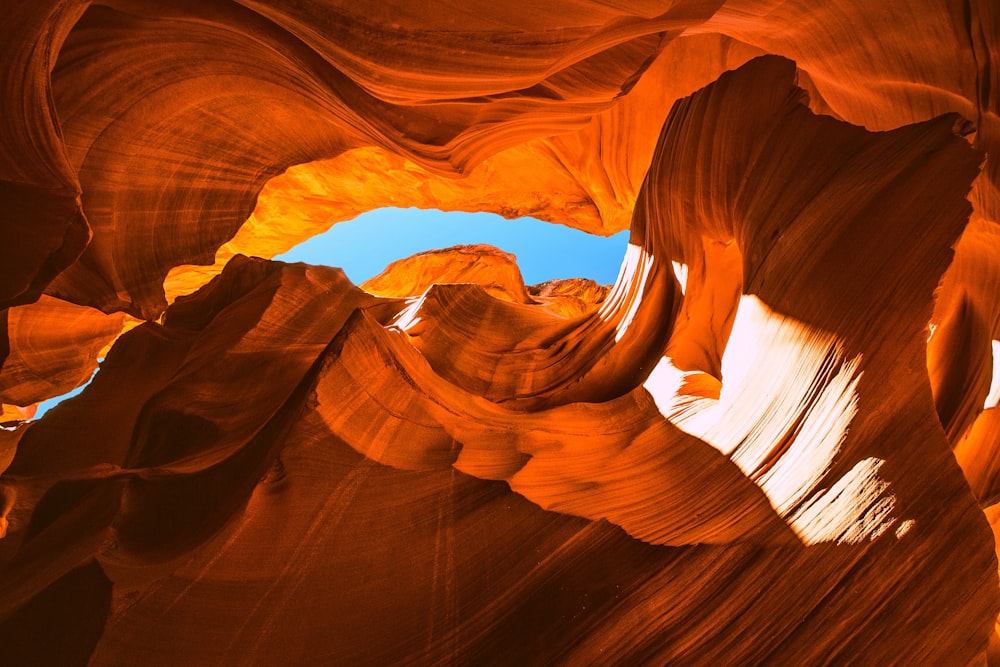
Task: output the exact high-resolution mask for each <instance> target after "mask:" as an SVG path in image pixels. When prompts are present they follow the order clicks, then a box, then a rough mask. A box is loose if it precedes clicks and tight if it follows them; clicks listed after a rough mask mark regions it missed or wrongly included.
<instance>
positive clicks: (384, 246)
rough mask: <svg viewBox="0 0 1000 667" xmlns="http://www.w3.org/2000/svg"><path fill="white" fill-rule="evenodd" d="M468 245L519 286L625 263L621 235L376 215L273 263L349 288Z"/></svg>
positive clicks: (598, 275)
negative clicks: (501, 262)
mask: <svg viewBox="0 0 1000 667" xmlns="http://www.w3.org/2000/svg"><path fill="white" fill-rule="evenodd" d="M471 243H488V244H490V245H493V246H496V247H498V248H500V249H501V250H505V251H507V252H509V253H513V254H514V255H516V256H517V264H518V266H519V267H521V274H522V275H523V276H524V282H525V284H527V285H533V284H536V283H541V282H545V281H546V280H551V279H552V278H591V279H593V280H596V281H597V282H599V283H601V284H610V283H613V282H614V281H615V278H616V277H617V276H618V269H619V267H620V266H621V263H622V258H623V257H624V256H625V247H626V246H627V245H628V232H621V233H619V234H615V235H614V236H611V237H608V238H605V237H601V236H593V235H591V234H585V233H584V232H581V231H578V230H576V229H571V228H570V227H565V226H563V225H554V224H551V223H548V222H542V221H541V220H536V219H534V218H518V219H516V220H507V219H505V218H503V217H501V216H499V215H494V214H492V213H442V212H441V211H437V210H421V209H416V208H409V209H402V208H382V209H378V210H375V211H370V212H368V213H364V214H362V215H359V216H358V217H357V218H355V219H354V220H348V221H346V222H340V223H337V224H336V225H334V226H333V227H332V228H330V231H328V232H326V233H325V234H320V235H319V236H315V237H313V238H311V239H309V240H308V241H306V242H304V243H300V244H299V245H297V246H296V247H294V248H292V249H291V250H290V251H289V252H287V253H285V254H283V255H278V256H277V257H275V259H279V260H282V261H285V262H307V263H309V264H326V265H328V266H339V267H341V268H343V269H344V272H345V273H347V277H348V278H350V279H351V280H352V281H353V282H354V283H362V282H364V281H366V280H368V279H369V278H371V277H372V276H375V275H378V274H379V273H381V272H382V269H384V268H385V267H386V266H387V265H388V264H389V263H390V262H393V261H395V260H397V259H402V258H404V257H409V256H410V255H413V254H415V253H418V252H421V251H423V250H434V249H436V248H447V247H448V246H453V245H459V244H471ZM81 391H83V387H77V388H76V389H74V390H73V391H71V392H69V393H68V394H64V395H63V396H57V397H55V398H50V399H49V400H47V401H45V402H43V403H39V405H38V412H37V413H36V416H35V418H36V419H37V418H39V417H41V416H42V415H43V414H44V413H45V412H46V411H47V410H49V409H51V408H52V406H54V405H56V404H58V403H60V402H62V401H64V400H66V399H67V398H70V397H72V396H75V395H77V394H79V393H80V392H81Z"/></svg>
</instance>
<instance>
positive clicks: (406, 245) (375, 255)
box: [275, 208, 628, 285]
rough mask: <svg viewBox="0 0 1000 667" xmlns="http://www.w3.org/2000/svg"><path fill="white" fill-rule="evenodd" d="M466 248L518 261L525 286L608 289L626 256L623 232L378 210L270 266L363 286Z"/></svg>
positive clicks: (494, 217) (497, 218) (533, 221)
mask: <svg viewBox="0 0 1000 667" xmlns="http://www.w3.org/2000/svg"><path fill="white" fill-rule="evenodd" d="M472 243H488V244H490V245H493V246H496V247H498V248H500V249H501V250H505V251H507V252H509V253H513V254H514V255H516V256H517V264H518V266H519V267H521V274H522V275H523V276H524V282H525V284H528V285H533V284H535V283H541V282H545V281H546V280H550V279H552V278H592V279H593V280H596V281H597V282H599V283H602V284H611V283H613V282H614V281H615V278H616V277H617V276H618V269H619V267H620V266H621V263H622V258H623V257H624V256H625V247H626V245H628V232H621V233H619V234H616V235H614V236H612V237H609V238H604V237H600V236H594V235H591V234H586V233H584V232H581V231H578V230H576V229H571V228H569V227H565V226H563V225H554V224H552V223H548V222H542V221H541V220H536V219H534V218H517V219H515V220H506V219H504V218H502V217H501V216H499V215H494V214H492V213H442V212H441V211H437V210H421V209H415V208H410V209H400V208H382V209H377V210H375V211H370V212H368V213H364V214H362V215H359V216H358V217H357V218H355V219H353V220H348V221H346V222H339V223H337V224H336V225H334V226H333V227H331V228H330V230H329V231H328V232H326V233H325V234H320V235H319V236H314V237H313V238H311V239H309V240H308V241H306V242H304V243H301V244H299V245H298V246H296V247H295V248H292V250H290V251H289V252H287V253H285V254H283V255H278V256H277V257H275V259H279V260H282V261H286V262H307V263H309V264H325V265H327V266H339V267H341V268H343V269H344V271H345V272H346V273H347V277H348V278H350V279H351V280H352V281H353V282H354V283H362V282H364V281H365V280H368V279H369V278H371V277H372V276H375V275H378V274H379V273H381V272H382V269H384V268H385V267H386V266H387V265H388V264H389V263H390V262H393V261H395V260H397V259H402V258H404V257H409V256H410V255H413V254H415V253H418V252H421V251H424V250H434V249H436V248H447V247H448V246H453V245H459V244H472Z"/></svg>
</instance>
